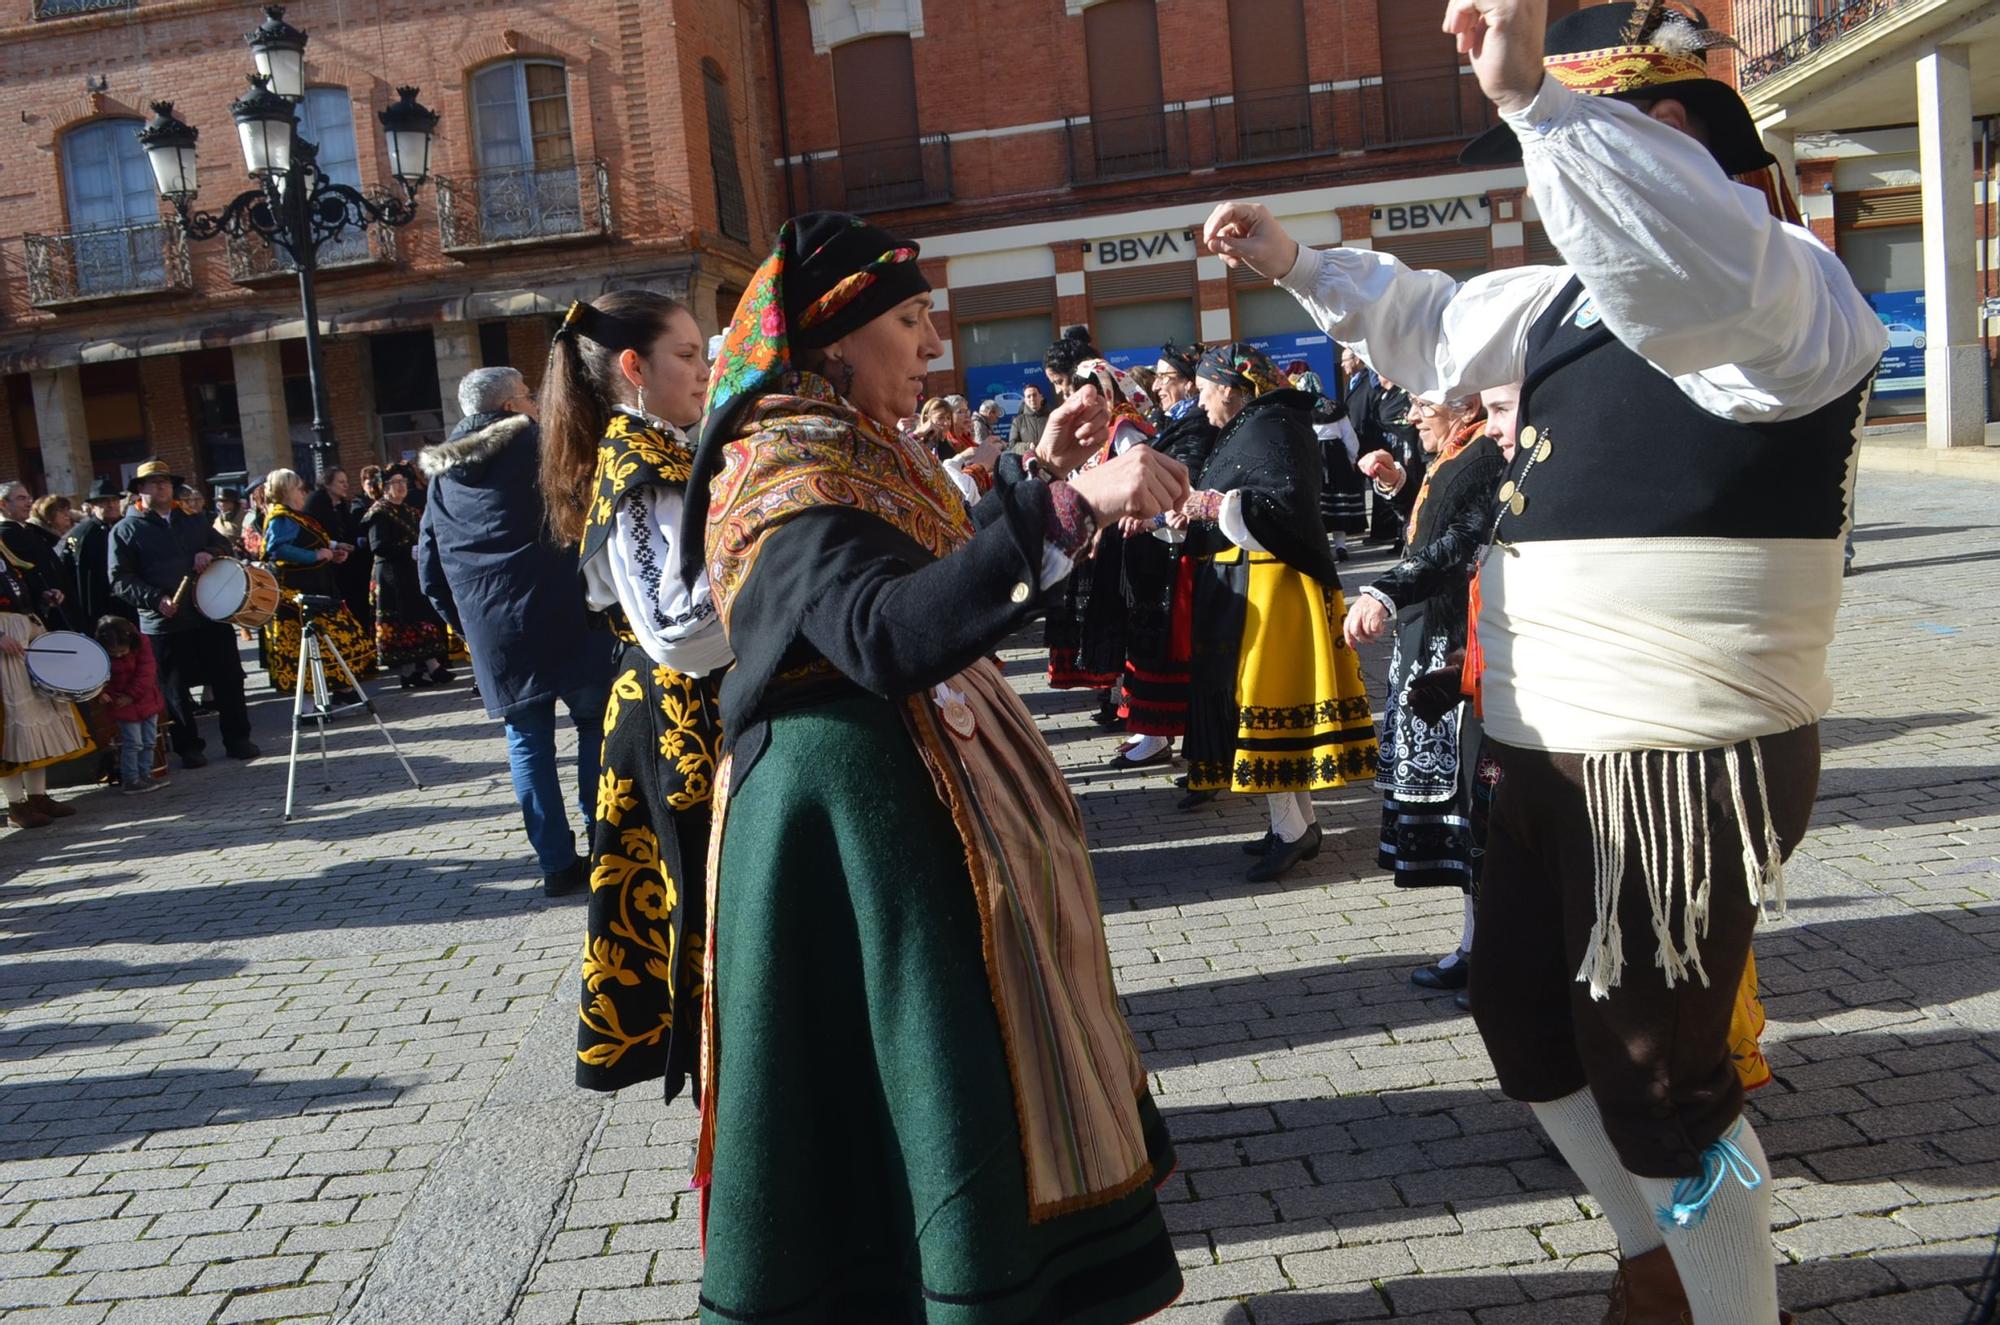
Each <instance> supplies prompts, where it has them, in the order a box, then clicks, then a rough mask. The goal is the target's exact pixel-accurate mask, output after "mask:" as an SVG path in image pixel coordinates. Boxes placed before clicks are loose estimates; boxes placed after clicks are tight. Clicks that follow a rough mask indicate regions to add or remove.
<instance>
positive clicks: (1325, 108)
mask: <svg viewBox="0 0 2000 1325" xmlns="http://www.w3.org/2000/svg"><path fill="white" fill-rule="evenodd" d="M1212 114H1213V116H1214V119H1215V139H1216V141H1215V146H1216V153H1215V157H1216V160H1217V162H1218V163H1220V162H1229V163H1231V164H1237V165H1248V164H1250V163H1252V162H1257V161H1287V160H1293V159H1296V158H1298V157H1307V156H1326V155H1328V154H1330V153H1333V152H1337V151H1339V150H1340V140H1339V135H1338V133H1337V131H1336V125H1335V121H1334V106H1333V92H1332V90H1331V89H1330V88H1319V89H1313V88H1308V87H1294V88H1284V89H1278V90H1268V91H1263V92H1253V93H1246V94H1239V95H1238V96H1236V97H1235V98H1233V99H1232V100H1231V102H1230V103H1229V104H1228V105H1226V106H1225V105H1218V106H1216V107H1215V108H1214V111H1213V112H1212Z"/></svg>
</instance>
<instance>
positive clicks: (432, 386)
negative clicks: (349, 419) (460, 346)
mask: <svg viewBox="0 0 2000 1325" xmlns="http://www.w3.org/2000/svg"><path fill="white" fill-rule="evenodd" d="M368 353H369V363H370V366H371V367H372V368H373V369H374V376H375V415H376V419H377V421H378V422H379V424H380V426H381V429H382V450H383V453H384V454H385V455H387V456H388V457H389V459H391V460H407V459H409V458H411V457H412V456H414V455H416V453H417V452H418V451H421V450H422V449H423V448H424V447H426V446H432V445H435V444H436V443H438V442H441V441H443V440H444V438H445V426H444V398H443V396H442V394H441V393H440V385H441V384H440V383H439V382H438V373H437V341H436V339H435V337H433V335H432V334H431V329H430V328H429V327H425V328H423V329H422V330H419V331H385V332H378V333H376V334H375V335H372V336H370V337H369V338H368Z"/></svg>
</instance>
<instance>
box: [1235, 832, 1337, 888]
mask: <svg viewBox="0 0 2000 1325" xmlns="http://www.w3.org/2000/svg"><path fill="white" fill-rule="evenodd" d="M1322 836H1323V834H1321V832H1320V829H1319V825H1318V824H1314V825H1313V826H1312V827H1310V828H1308V829H1306V831H1305V835H1304V836H1303V837H1301V838H1299V840H1298V841H1296V842H1282V841H1280V842H1274V843H1272V844H1271V849H1270V850H1269V851H1267V852H1266V853H1265V854H1264V859H1263V860H1261V861H1259V862H1258V863H1257V864H1255V865H1253V866H1251V867H1250V872H1249V873H1248V874H1246V875H1244V876H1243V877H1244V879H1245V880H1246V881H1247V882H1250V883H1276V882H1277V881H1278V880H1279V879H1281V878H1283V877H1284V875H1285V871H1287V870H1289V869H1291V867H1292V866H1294V865H1296V864H1298V863H1299V862H1300V861H1302V860H1311V859H1312V858H1313V857H1314V856H1317V855H1318V854H1319V844H1320V838H1321V837H1322Z"/></svg>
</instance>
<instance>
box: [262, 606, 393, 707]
mask: <svg viewBox="0 0 2000 1325" xmlns="http://www.w3.org/2000/svg"><path fill="white" fill-rule="evenodd" d="M319 625H320V629H322V630H324V631H325V632H326V638H327V641H328V642H329V643H331V644H332V645H333V647H334V648H336V649H338V650H339V651H340V656H341V657H342V658H344V659H346V660H347V666H348V668H349V670H351V671H352V672H353V673H354V675H355V676H356V677H357V678H358V679H360V680H364V681H365V680H367V679H368V674H369V673H370V672H372V671H374V670H375V637H374V636H373V635H371V634H369V633H368V632H367V631H365V630H363V629H362V628H361V623H360V622H359V621H356V620H355V619H354V613H352V612H350V611H348V610H347V607H346V605H345V604H342V605H341V609H340V611H339V613H338V614H336V615H334V616H325V617H321V618H320V619H319ZM259 644H260V646H261V647H260V649H259V652H260V653H261V654H262V655H263V659H264V670H265V671H266V672H268V673H270V676H271V688H272V689H273V690H276V691H278V692H279V693H280V694H288V693H290V692H291V691H292V690H293V689H294V688H295V687H296V686H297V685H298V680H299V610H298V608H296V607H294V606H293V605H292V604H290V603H285V604H284V605H282V606H280V607H279V608H278V614H277V615H276V616H274V617H272V618H271V619H270V620H269V621H267V622H265V623H264V628H263V631H262V636H261V639H260V640H259ZM326 683H327V684H328V685H329V686H332V687H333V688H334V689H336V690H338V689H339V688H341V687H342V686H344V685H346V684H347V679H346V678H345V677H343V676H341V674H340V669H339V668H338V667H335V666H334V665H333V661H332V660H331V659H327V660H326Z"/></svg>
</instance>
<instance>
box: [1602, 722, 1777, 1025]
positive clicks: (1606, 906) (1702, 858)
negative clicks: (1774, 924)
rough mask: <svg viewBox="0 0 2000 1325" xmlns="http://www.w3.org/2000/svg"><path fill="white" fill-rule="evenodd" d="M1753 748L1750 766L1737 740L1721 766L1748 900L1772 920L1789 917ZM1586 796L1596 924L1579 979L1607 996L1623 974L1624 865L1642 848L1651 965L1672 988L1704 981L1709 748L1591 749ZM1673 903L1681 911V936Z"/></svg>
mask: <svg viewBox="0 0 2000 1325" xmlns="http://www.w3.org/2000/svg"><path fill="white" fill-rule="evenodd" d="M1749 745H1750V759H1749V766H1748V768H1746V767H1745V764H1744V760H1743V758H1742V755H1741V753H1740V748H1739V747H1737V746H1730V747H1728V748H1727V749H1725V750H1724V751H1723V761H1724V768H1725V772H1726V774H1727V781H1728V784H1729V796H1730V802H1731V809H1732V810H1733V811H1734V812H1735V815H1736V824H1737V829H1738V833H1737V836H1738V837H1739V838H1740V839H1741V841H1742V845H1743V877H1744V879H1745V881H1746V883H1747V886H1748V887H1749V890H1750V903H1751V905H1752V906H1755V907H1756V908H1757V909H1758V913H1759V915H1760V916H1761V917H1762V918H1763V919H1765V920H1775V919H1780V918H1782V917H1783V916H1784V914H1785V872H1784V862H1783V860H1782V859H1781V856H1782V852H1781V849H1780V847H1779V844H1778V832H1777V828H1776V827H1775V825H1774V824H1773V823H1772V820H1771V795H1770V788H1769V786H1768V785H1767V784H1766V782H1765V778H1764V751H1763V747H1762V746H1761V745H1759V744H1758V743H1757V742H1756V741H1754V740H1753V741H1751V742H1750V743H1749ZM1656 761H1657V764H1658V767H1657V769H1656V768H1655V767H1654V765H1655V762H1656ZM1753 785H1754V787H1755V792H1756V799H1757V808H1758V809H1759V810H1760V811H1761V814H1760V815H1759V819H1758V823H1759V825H1760V826H1761V828H1762V832H1761V834H1760V835H1758V836H1753V830H1752V828H1751V822H1752V821H1751V818H1750V814H1749V793H1750V789H1751V786H1753ZM1583 803H1584V813H1585V815H1586V816H1587V817H1588V819H1589V821H1590V836H1591V843H1592V850H1593V853H1594V856H1593V861H1592V867H1593V872H1594V875H1595V878H1594V884H1595V888H1594V901H1595V906H1596V922H1595V923H1594V924H1593V925H1592V927H1591V931H1590V943H1589V946H1588V948H1587V949H1586V951H1585V953H1584V959H1583V965H1582V966H1581V967H1579V968H1578V970H1577V973H1576V978H1577V980H1578V981H1579V982H1580V983H1583V984H1587V985H1589V986H1590V996H1591V997H1592V998H1594V999H1606V998H1609V997H1610V996H1611V991H1612V990H1613V989H1615V988H1617V986H1618V983H1619V981H1620V980H1621V979H1622V978H1623V976H1624V968H1625V934H1624V928H1623V925H1622V924H1621V922H1620V920H1619V915H1618V909H1619V907H1618V903H1619V895H1620V890H1621V886H1622V880H1623V879H1624V877H1625V872H1626V867H1627V865H1628V864H1629V863H1630V859H1631V857H1632V856H1634V855H1636V856H1637V857H1638V865H1639V877H1640V881H1641V883H1642V884H1643V886H1644V887H1645V889H1646V900H1647V904H1648V910H1649V911H1650V913H1651V923H1652V930H1653V940H1654V951H1653V964H1654V965H1655V966H1657V967H1658V968H1659V969H1660V970H1661V971H1662V972H1663V973H1664V974H1665V976H1666V981H1667V987H1668V988H1670V989H1671V988H1673V987H1674V986H1675V985H1676V984H1678V983H1680V982H1681V981H1683V980H1688V981H1693V980H1699V981H1700V982H1701V983H1702V985H1703V986H1704V987H1706V986H1707V985H1708V983H1709V980H1708V972H1707V971H1706V970H1705V969H1703V967H1702V963H1701V941H1702V940H1703V939H1705V938H1707V937H1708V920H1709V912H1710V908H1711V905H1712V901H1713V894H1714V887H1713V885H1714V877H1713V870H1714V856H1713V852H1712V848H1711V843H1712V841H1713V839H1712V837H1711V835H1710V823H1709V806H1708V763H1707V752H1706V751H1702V750H1621V751H1619V752H1617V753H1615V754H1592V755H1585V756H1584V757H1583ZM1760 838H1761V841H1760V840H1759V839H1760ZM1760 847H1761V852H1760ZM1760 856H1761V858H1760ZM1676 902H1678V903H1679V905H1680V911H1681V915H1680V926H1679V932H1678V933H1676V932H1675V926H1674V906H1675V904H1676Z"/></svg>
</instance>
